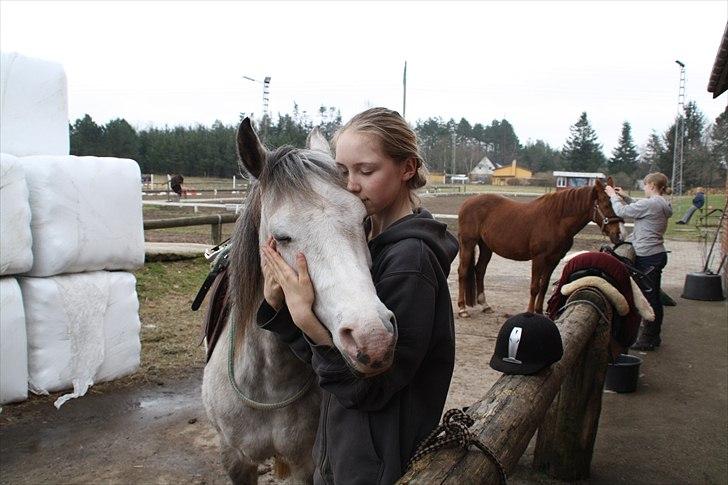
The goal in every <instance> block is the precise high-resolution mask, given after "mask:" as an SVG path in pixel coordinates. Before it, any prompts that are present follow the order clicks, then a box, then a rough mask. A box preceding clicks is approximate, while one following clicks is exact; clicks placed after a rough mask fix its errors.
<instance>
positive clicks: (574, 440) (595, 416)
mask: <svg viewBox="0 0 728 485" xmlns="http://www.w3.org/2000/svg"><path fill="white" fill-rule="evenodd" d="M568 302H569V303H567V304H569V306H568V307H567V308H566V310H565V311H564V312H563V314H562V315H561V316H560V317H559V318H558V320H557V321H556V325H557V326H558V328H559V331H560V332H561V339H562V341H563V345H564V355H563V357H562V358H561V360H560V361H559V362H557V363H556V364H554V365H552V366H551V367H550V368H549V369H547V370H545V371H542V372H540V373H538V374H536V375H533V376H516V375H503V376H502V377H501V378H500V379H498V381H497V382H496V383H495V384H494V385H493V387H491V388H490V390H489V391H488V393H487V394H486V395H485V397H483V399H481V400H480V401H478V402H476V403H475V404H473V405H472V406H470V407H469V409H468V411H467V412H468V414H469V415H470V416H471V417H472V418H473V419H474V420H475V424H474V425H473V426H472V427H471V428H470V432H471V434H472V435H473V436H474V437H475V438H477V439H479V440H480V441H481V442H482V443H484V444H485V445H486V446H487V447H488V448H489V449H490V450H491V451H492V452H493V453H494V455H495V456H496V458H497V459H498V460H499V461H500V463H501V464H502V466H503V468H504V469H505V471H506V473H508V472H510V471H511V470H513V468H514V467H515V465H516V464H517V463H518V460H519V459H520V457H521V455H522V454H523V452H524V451H525V450H526V447H527V446H528V443H529V442H530V441H531V438H532V437H533V435H534V433H535V432H536V431H537V430H538V437H537V441H536V448H535V452H534V461H533V467H534V468H536V469H538V470H542V471H544V472H546V473H547V474H548V475H549V476H551V477H553V478H557V479H561V480H578V479H584V478H587V477H588V476H589V467H590V464H591V458H592V452H593V449H594V440H595V438H596V433H597V427H598V424H599V415H600V413H601V404H602V392H603V391H602V388H603V385H604V378H605V376H606V370H607V363H608V352H609V350H608V348H609V338H610V323H608V322H606V321H605V319H604V318H602V317H601V314H604V315H605V316H606V317H607V319H608V320H609V321H611V315H612V307H611V305H610V304H609V303H608V302H607V300H606V299H605V298H604V296H603V295H602V294H601V293H600V292H599V291H598V290H596V289H592V288H584V289H582V290H580V291H577V292H576V293H574V294H573V295H572V296H571V297H570V298H569V300H568ZM571 302H574V303H573V304H571ZM600 312H601V314H600ZM499 482H500V474H499V470H498V467H497V465H496V464H495V463H494V462H493V461H492V460H491V459H490V458H489V457H488V456H487V455H486V454H485V453H483V452H482V451H480V450H479V449H477V448H475V447H471V448H470V449H469V450H464V449H462V448H459V449H453V448H450V449H441V450H438V451H436V452H433V453H430V454H428V455H424V456H423V457H422V458H420V459H419V460H418V461H416V462H415V463H414V464H413V465H412V467H411V468H410V469H409V470H408V472H407V473H406V474H405V475H404V476H403V477H402V478H401V479H400V481H399V482H398V483H400V484H411V483H422V484H434V483H437V484H442V483H447V484H461V483H467V484H475V483H479V484H494V483H499Z"/></svg>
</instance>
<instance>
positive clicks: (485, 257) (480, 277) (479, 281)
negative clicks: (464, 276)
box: [475, 240, 493, 312]
mask: <svg viewBox="0 0 728 485" xmlns="http://www.w3.org/2000/svg"><path fill="white" fill-rule="evenodd" d="M478 249H479V250H480V254H479V255H478V262H477V263H476V264H475V283H476V285H477V295H478V297H477V302H478V303H479V304H481V305H483V311H484V312H492V311H493V309H492V308H491V307H490V305H488V302H486V300H485V282H484V279H485V270H486V269H488V263H489V262H490V258H491V257H492V256H493V251H492V250H491V249H490V248H489V247H488V246H487V245H486V244H485V242H483V241H482V240H479V241H478Z"/></svg>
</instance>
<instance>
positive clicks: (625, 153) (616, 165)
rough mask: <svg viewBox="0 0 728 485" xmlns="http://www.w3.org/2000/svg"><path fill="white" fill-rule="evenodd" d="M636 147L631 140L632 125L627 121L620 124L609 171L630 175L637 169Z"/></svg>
mask: <svg viewBox="0 0 728 485" xmlns="http://www.w3.org/2000/svg"><path fill="white" fill-rule="evenodd" d="M637 158H638V154H637V148H636V147H635V145H634V142H633V141H632V127H631V126H630V124H629V123H628V122H626V121H625V122H624V123H623V124H622V135H621V136H620V137H619V142H618V145H617V147H616V148H615V149H614V151H613V152H612V159H611V160H610V161H609V173H611V174H616V173H620V172H622V173H624V174H626V175H627V176H629V177H632V176H633V175H634V174H635V172H636V171H637Z"/></svg>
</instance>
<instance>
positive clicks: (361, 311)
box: [237, 118, 397, 375]
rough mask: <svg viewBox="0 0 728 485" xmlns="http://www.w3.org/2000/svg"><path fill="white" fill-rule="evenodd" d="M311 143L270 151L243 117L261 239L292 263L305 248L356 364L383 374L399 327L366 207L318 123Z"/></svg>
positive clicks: (245, 160)
mask: <svg viewBox="0 0 728 485" xmlns="http://www.w3.org/2000/svg"><path fill="white" fill-rule="evenodd" d="M308 145H309V149H306V150H303V149H295V148H293V147H289V146H287V147H281V148H278V149H276V150H273V151H271V152H268V151H267V150H266V149H265V147H264V146H263V145H262V144H261V143H260V141H259V140H258V137H257V136H256V134H255V131H254V130H253V128H252V126H251V124H250V120H248V119H247V118H246V119H244V120H243V122H242V123H241V124H240V127H239V128H238V134H237V149H238V155H239V157H240V161H241V162H242V164H243V166H244V167H245V169H246V170H247V171H248V172H249V173H250V175H251V176H252V177H253V178H254V179H255V182H256V183H254V184H253V185H252V187H251V191H258V194H259V204H258V205H259V225H258V228H257V229H258V234H257V236H258V240H259V243H263V242H264V241H266V240H267V239H268V238H269V237H270V236H272V237H273V238H274V239H275V240H276V247H277V249H278V252H279V253H280V254H281V255H282V257H283V259H285V260H286V262H288V264H289V265H290V266H291V267H293V268H296V265H295V261H296V255H297V254H298V253H299V252H302V253H303V254H304V255H305V256H306V260H307V262H308V268H309V273H310V275H311V280H312V281H313V284H314V290H315V293H316V300H315V303H314V312H315V313H316V315H317V317H318V318H319V320H320V321H321V323H322V324H323V325H324V326H325V327H326V328H327V329H328V330H329V332H330V333H331V336H332V339H333V341H334V344H335V345H336V347H337V348H338V349H339V351H340V352H341V354H342V355H343V356H344V358H345V359H346V360H347V362H348V363H349V365H350V367H351V368H352V369H354V370H355V371H357V372H358V373H360V374H362V375H374V374H378V373H380V372H383V371H385V370H387V369H388V368H389V366H390V365H391V363H392V359H393V355H394V346H395V344H396V341H397V330H396V326H395V322H394V315H393V313H392V312H391V311H389V310H388V309H387V308H386V307H385V306H384V304H383V303H382V302H381V301H380V300H379V298H378V297H377V294H376V290H375V288H374V284H373V283H372V278H371V274H370V270H369V267H370V265H371V259H370V255H369V250H368V248H367V244H366V237H365V234H364V227H363V221H364V218H365V217H366V209H365V208H364V205H363V204H362V202H361V200H359V198H358V197H356V196H355V195H353V194H351V193H349V192H348V191H347V190H346V183H345V180H344V179H343V177H342V176H341V174H340V172H339V170H338V169H337V168H336V165H335V162H334V160H333V158H332V156H331V152H330V150H329V144H328V142H327V141H326V140H325V139H324V138H323V136H321V135H320V133H318V131H317V130H314V132H313V133H312V134H311V135H310V136H309V143H308ZM251 195H252V194H251ZM239 226H240V228H241V229H240V230H243V229H242V228H243V226H244V225H239ZM258 257H259V256H258ZM258 264H259V261H258ZM258 274H259V273H258ZM258 284H262V282H261V281H260V280H259V281H258Z"/></svg>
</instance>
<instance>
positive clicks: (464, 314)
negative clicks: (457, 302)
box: [458, 310, 470, 318]
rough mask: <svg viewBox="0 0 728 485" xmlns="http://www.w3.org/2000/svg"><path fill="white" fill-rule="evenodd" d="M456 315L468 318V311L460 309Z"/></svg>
mask: <svg viewBox="0 0 728 485" xmlns="http://www.w3.org/2000/svg"><path fill="white" fill-rule="evenodd" d="M458 316H459V317H460V318H470V313H468V311H467V310H460V311H459V312H458Z"/></svg>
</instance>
